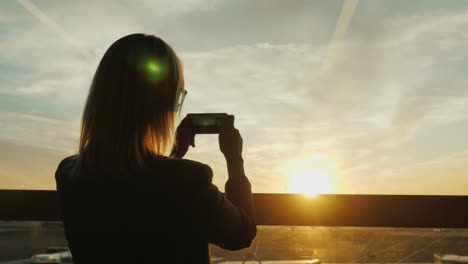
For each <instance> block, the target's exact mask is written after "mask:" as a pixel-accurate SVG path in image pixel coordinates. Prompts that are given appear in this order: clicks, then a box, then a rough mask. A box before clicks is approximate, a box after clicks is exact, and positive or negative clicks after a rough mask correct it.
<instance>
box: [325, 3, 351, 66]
mask: <svg viewBox="0 0 468 264" xmlns="http://www.w3.org/2000/svg"><path fill="white" fill-rule="evenodd" d="M358 2H359V0H343V7H342V8H341V12H340V16H339V18H338V21H337V22H336V26H335V32H334V33H333V37H332V39H331V41H330V44H329V46H328V51H327V55H326V57H325V59H324V60H323V61H322V72H327V71H328V70H330V68H331V67H333V64H334V62H335V57H336V46H337V44H338V43H340V42H341V41H342V40H343V39H344V36H345V35H346V31H348V26H349V24H350V23H351V19H352V18H353V15H354V11H355V10H356V6H357V5H358Z"/></svg>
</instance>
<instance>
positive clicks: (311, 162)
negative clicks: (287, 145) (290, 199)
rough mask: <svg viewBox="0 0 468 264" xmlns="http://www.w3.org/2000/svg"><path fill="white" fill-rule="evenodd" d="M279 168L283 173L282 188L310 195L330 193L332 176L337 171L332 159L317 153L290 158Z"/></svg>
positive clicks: (290, 191)
mask: <svg viewBox="0 0 468 264" xmlns="http://www.w3.org/2000/svg"><path fill="white" fill-rule="evenodd" d="M280 170H281V172H282V174H283V175H285V177H284V178H283V181H282V182H281V185H282V186H281V187H282V189H283V190H285V191H286V192H288V193H301V194H304V195H307V196H311V197H312V196H315V195H317V194H323V193H332V192H333V190H334V188H333V184H332V182H333V178H334V177H335V176H337V174H338V173H339V170H338V169H337V166H336V164H335V162H334V161H333V160H331V159H330V158H328V157H326V156H323V155H319V154H315V155H310V156H306V157H301V158H297V159H294V160H290V161H288V162H286V163H285V164H283V165H282V166H281V168H280Z"/></svg>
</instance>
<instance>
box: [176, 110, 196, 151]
mask: <svg viewBox="0 0 468 264" xmlns="http://www.w3.org/2000/svg"><path fill="white" fill-rule="evenodd" d="M189 146H192V147H195V133H194V132H193V126H192V120H190V118H187V117H184V119H182V121H181V122H180V124H179V126H178V127H177V130H176V140H175V143H174V146H173V147H172V151H171V155H170V156H171V157H174V158H179V159H180V158H183V157H184V156H185V153H187V151H188V149H189Z"/></svg>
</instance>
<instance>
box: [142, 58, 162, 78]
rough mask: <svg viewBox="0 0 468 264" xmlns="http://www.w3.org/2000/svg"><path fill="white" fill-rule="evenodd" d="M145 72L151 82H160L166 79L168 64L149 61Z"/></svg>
mask: <svg viewBox="0 0 468 264" xmlns="http://www.w3.org/2000/svg"><path fill="white" fill-rule="evenodd" d="M144 70H145V72H146V74H147V76H148V80H149V81H150V82H152V83H154V82H159V81H161V80H163V79H164V78H165V77H166V74H167V63H165V62H163V61H159V60H148V61H146V63H145V66H144Z"/></svg>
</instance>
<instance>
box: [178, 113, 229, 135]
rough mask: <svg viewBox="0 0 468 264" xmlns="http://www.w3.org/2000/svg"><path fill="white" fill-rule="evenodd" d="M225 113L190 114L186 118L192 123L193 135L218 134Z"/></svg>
mask: <svg viewBox="0 0 468 264" xmlns="http://www.w3.org/2000/svg"><path fill="white" fill-rule="evenodd" d="M226 116H227V114H226V113H203V114H202V113H200V114H198V113H190V114H187V117H188V118H190V120H191V121H192V125H193V129H194V132H195V134H219V127H220V125H221V120H223V119H224V118H225V117H226Z"/></svg>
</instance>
